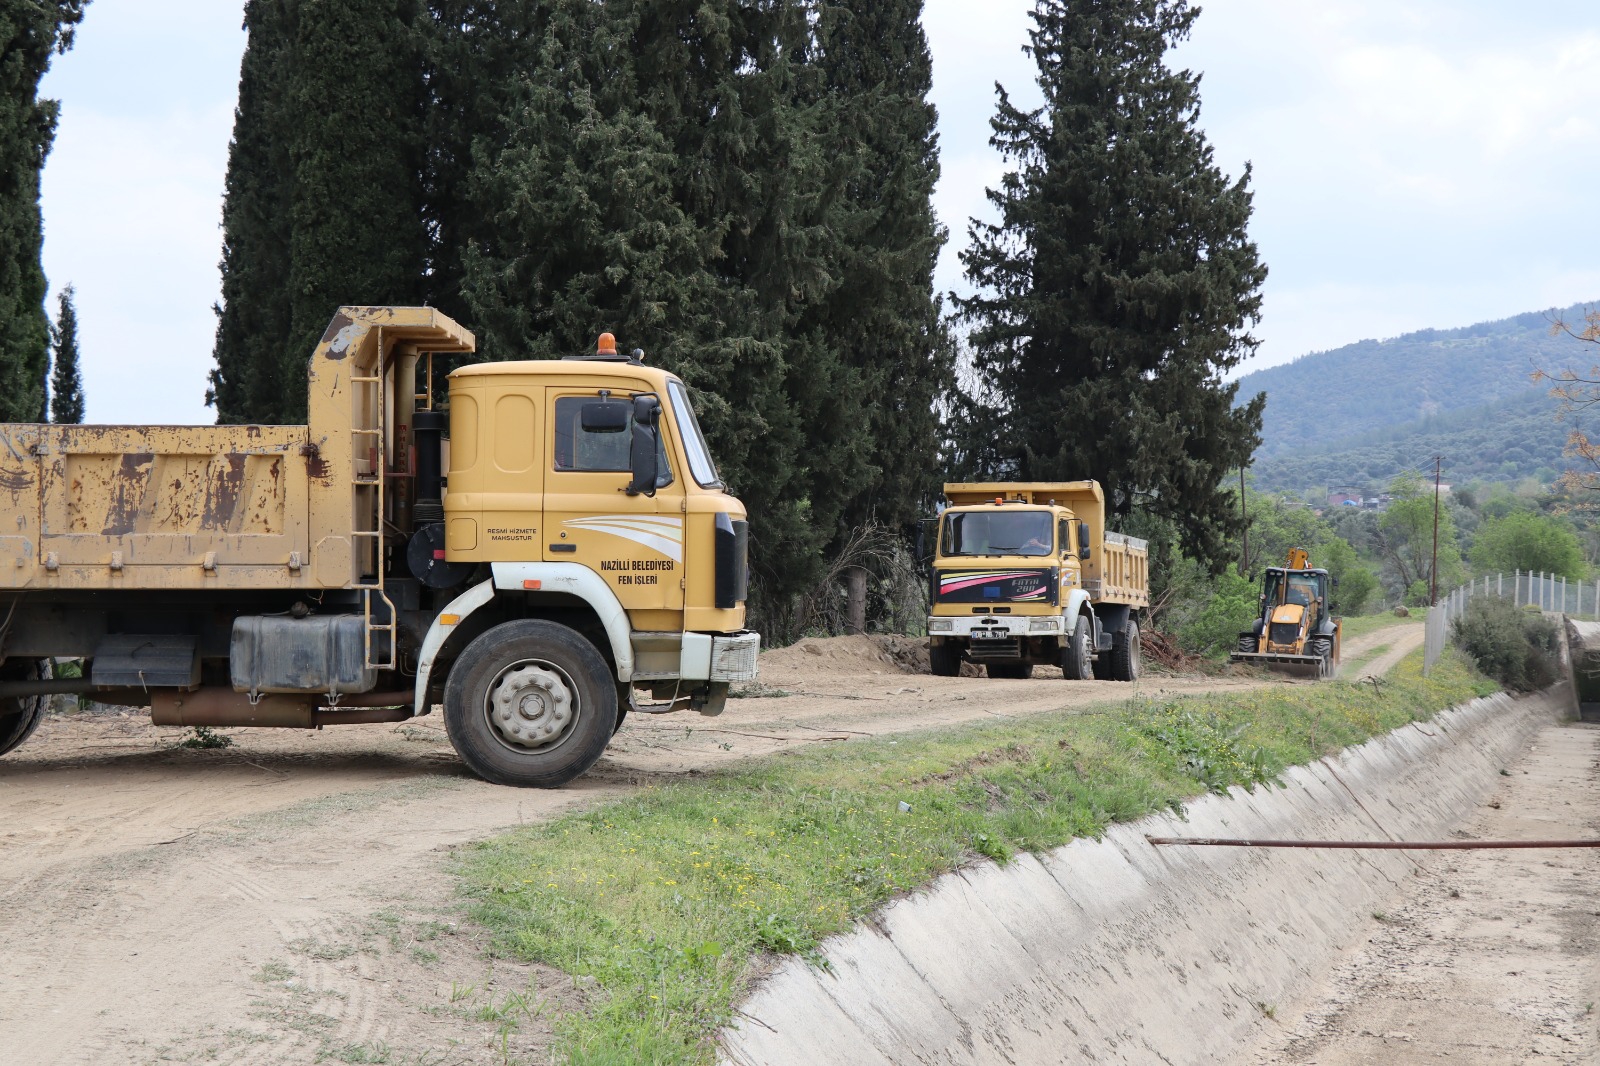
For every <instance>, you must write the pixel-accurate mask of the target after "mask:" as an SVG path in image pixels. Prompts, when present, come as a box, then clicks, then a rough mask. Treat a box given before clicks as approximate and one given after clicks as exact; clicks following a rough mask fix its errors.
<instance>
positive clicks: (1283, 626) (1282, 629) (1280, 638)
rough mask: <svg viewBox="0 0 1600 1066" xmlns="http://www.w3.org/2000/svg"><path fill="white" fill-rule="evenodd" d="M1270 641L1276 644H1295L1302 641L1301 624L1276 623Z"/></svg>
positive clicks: (1269, 635) (1269, 637)
mask: <svg viewBox="0 0 1600 1066" xmlns="http://www.w3.org/2000/svg"><path fill="white" fill-rule="evenodd" d="M1268 639H1270V640H1271V641H1272V643H1274V644H1293V643H1295V642H1296V641H1297V640H1299V639H1300V623H1298V622H1274V623H1272V631H1271V633H1270V634H1268Z"/></svg>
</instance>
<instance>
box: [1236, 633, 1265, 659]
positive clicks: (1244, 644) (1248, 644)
mask: <svg viewBox="0 0 1600 1066" xmlns="http://www.w3.org/2000/svg"><path fill="white" fill-rule="evenodd" d="M1239 650H1240V651H1242V652H1244V653H1245V654H1246V655H1254V654H1255V653H1256V652H1258V651H1260V650H1261V641H1260V639H1259V638H1257V637H1256V635H1255V634H1254V633H1246V634H1245V635H1244V636H1242V637H1240V638H1239Z"/></svg>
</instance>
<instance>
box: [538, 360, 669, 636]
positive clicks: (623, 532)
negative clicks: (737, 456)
mask: <svg viewBox="0 0 1600 1066" xmlns="http://www.w3.org/2000/svg"><path fill="white" fill-rule="evenodd" d="M633 395H634V393H633V392H630V391H629V390H627V389H626V388H617V387H615V386H613V387H611V388H610V389H609V390H605V389H602V388H599V387H595V388H584V387H581V386H559V385H553V386H550V387H548V388H546V389H545V409H546V412H547V417H546V419H545V424H546V426H547V427H548V428H547V430H546V432H547V433H548V434H549V436H548V438H547V440H546V442H545V443H546V449H547V450H546V454H547V455H549V456H550V463H549V466H548V468H547V469H546V470H545V482H544V484H545V489H544V508H545V520H544V532H545V535H544V536H543V537H541V538H540V542H541V544H542V545H543V550H544V558H545V560H546V561H547V562H570V563H581V564H582V565H584V566H587V567H589V568H590V569H591V570H594V571H595V572H596V573H598V574H599V575H600V576H601V577H603V578H604V579H605V581H606V584H607V585H609V586H610V587H611V589H612V590H613V591H614V592H615V593H616V594H617V598H618V599H619V600H621V601H622V606H623V607H624V609H626V610H629V611H649V610H657V611H659V610H671V611H681V610H682V609H683V577H684V569H683V560H684V552H683V526H684V514H683V501H684V489H683V485H682V483H681V481H680V480H679V476H678V471H676V470H675V469H673V466H672V462H671V458H670V457H671V454H672V451H671V449H669V448H666V447H665V441H666V439H667V435H668V432H669V430H668V429H667V426H666V422H665V420H663V422H662V425H661V440H662V442H663V447H662V449H661V453H660V459H659V461H660V464H661V465H660V469H661V476H660V477H659V478H658V479H657V482H656V484H657V486H658V487H657V489H656V494H655V495H654V496H645V495H642V494H641V495H637V496H630V495H628V492H627V488H628V483H629V481H630V480H631V475H630V473H629V450H630V447H631V442H632V439H633V423H632V417H631V414H630V416H629V418H628V420H627V423H626V425H625V426H622V427H619V428H617V429H610V428H607V429H606V430H604V431H591V430H587V429H585V426H584V421H585V420H584V406H585V405H586V404H594V403H600V402H606V401H610V402H612V403H615V402H618V401H621V402H623V403H626V404H628V406H629V408H630V411H631V406H632V405H631V399H632V396H633Z"/></svg>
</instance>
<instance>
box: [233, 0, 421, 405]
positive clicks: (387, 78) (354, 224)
mask: <svg viewBox="0 0 1600 1066" xmlns="http://www.w3.org/2000/svg"><path fill="white" fill-rule="evenodd" d="M420 13H421V8H420V4H419V0H249V3H248V4H247V6H246V9H245V28H246V29H247V30H248V31H249V34H250V40H249V44H248V47H247V50H246V53H245V57H244V61H243V63H242V65H241V68H240V81H239V105H238V110H237V112H236V117H235V124H234V139H233V144H232V147H231V149H230V153H229V160H228V178H227V193H226V198H225V200H224V205H223V234H224V236H223V263H222V270H223V302H222V304H221V305H220V306H219V308H218V310H217V314H218V326H217V344H216V351H215V356H216V361H217V366H216V369H215V370H214V371H213V373H212V386H211V389H210V391H209V392H208V394H207V400H208V402H211V403H214V404H215V405H216V407H217V417H218V420H219V421H222V422H247V421H248V422H281V423H294V422H300V421H303V420H304V419H305V415H306V384H305V376H306V371H305V367H306V360H307V359H308V358H309V357H310V354H311V351H312V349H313V347H314V346H315V344H316V342H317V340H318V339H319V338H320V337H321V336H322V333H323V331H324V330H325V329H326V328H327V325H328V321H329V319H331V318H332V316H333V313H334V311H335V310H336V309H337V308H338V307H339V306H340V305H341V304H410V303H419V302H421V299H422V295H423V288H424V282H423V278H424V272H425V269H426V265H427V229H426V224H425V221H424V218H423V215H422V206H423V194H422V180H423V179H422V170H423V163H424V156H425V152H424V145H423V107H424V86H423V68H422V59H421V51H420V47H421V38H420V37H419V22H420V19H419V16H420Z"/></svg>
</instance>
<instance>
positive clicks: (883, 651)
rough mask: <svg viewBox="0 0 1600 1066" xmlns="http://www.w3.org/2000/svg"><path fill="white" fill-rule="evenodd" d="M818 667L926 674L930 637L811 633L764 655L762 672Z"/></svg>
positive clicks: (846, 671)
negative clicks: (837, 635) (815, 634)
mask: <svg viewBox="0 0 1600 1066" xmlns="http://www.w3.org/2000/svg"><path fill="white" fill-rule="evenodd" d="M769 670H772V671H774V672H776V671H787V670H799V671H805V672H807V673H814V672H815V671H817V670H824V671H828V672H838V673H847V674H926V673H928V640H927V638H926V637H902V636H895V635H889V634H870V635H857V636H851V637H807V638H805V639H804V640H802V641H800V642H798V643H796V644H791V645H789V646H788V647H787V648H775V649H773V650H772V651H769V652H767V653H766V654H764V655H762V656H761V672H762V673H763V674H765V673H767V672H768V671H769Z"/></svg>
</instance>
